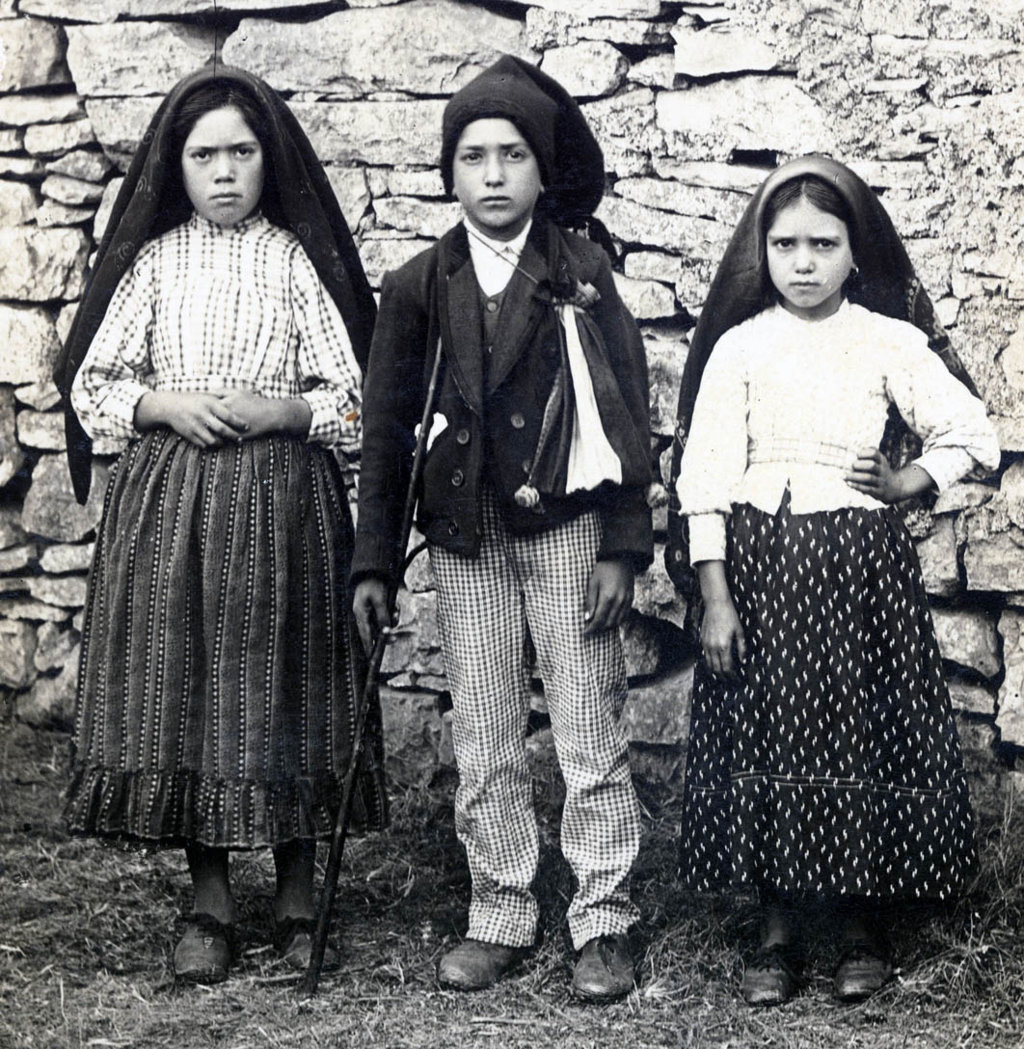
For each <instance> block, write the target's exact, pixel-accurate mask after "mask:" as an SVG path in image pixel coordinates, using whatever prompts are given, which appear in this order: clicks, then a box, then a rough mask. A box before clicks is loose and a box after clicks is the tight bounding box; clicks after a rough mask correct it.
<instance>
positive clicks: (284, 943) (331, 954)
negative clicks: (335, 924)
mask: <svg viewBox="0 0 1024 1049" xmlns="http://www.w3.org/2000/svg"><path fill="white" fill-rule="evenodd" d="M315 930H316V922H315V921H314V920H313V919H312V918H282V919H281V921H279V922H275V923H274V946H275V947H276V948H277V956H278V957H279V958H280V959H281V961H283V962H284V963H285V965H287V966H288V967H289V968H290V969H300V970H305V969H308V968H309V958H310V955H311V954H312V953H313V933H314V931H315ZM339 961H340V959H339V957H338V952H337V951H336V950H335V949H334V948H333V947H331V945H330V944H327V945H326V946H325V947H324V961H323V968H324V969H337V968H338V964H339Z"/></svg>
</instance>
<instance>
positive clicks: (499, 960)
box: [437, 940, 527, 991]
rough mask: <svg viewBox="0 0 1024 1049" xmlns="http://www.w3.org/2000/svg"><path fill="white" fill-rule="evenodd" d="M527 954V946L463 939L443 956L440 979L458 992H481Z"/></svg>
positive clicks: (442, 983)
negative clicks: (510, 945) (511, 945)
mask: <svg viewBox="0 0 1024 1049" xmlns="http://www.w3.org/2000/svg"><path fill="white" fill-rule="evenodd" d="M526 953H527V949H526V948H525V947H507V946H506V945H505V944H503V943H484V941H483V940H464V941H463V942H462V943H460V944H459V946H458V947H453V948H452V949H451V950H450V951H448V953H447V954H446V955H445V956H444V957H443V958H442V959H441V962H440V964H439V965H438V967H437V978H438V980H439V982H440V983H441V985H442V986H443V987H452V988H454V989H455V990H457V991H481V990H483V989H484V988H485V987H490V986H491V984H494V983H497V982H498V980H500V979H501V978H502V977H503V976H504V975H505V974H506V973H507V972H508V971H509V970H510V969H512V968H513V967H514V966H515V965H516V963H518V962H520V961H521V960H522V959H523V958H524V957H525V956H526Z"/></svg>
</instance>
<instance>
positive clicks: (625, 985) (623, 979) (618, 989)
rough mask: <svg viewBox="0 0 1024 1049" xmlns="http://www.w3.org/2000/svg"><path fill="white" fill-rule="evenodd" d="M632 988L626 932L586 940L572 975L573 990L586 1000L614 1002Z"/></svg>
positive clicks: (631, 972) (631, 969)
mask: <svg viewBox="0 0 1024 1049" xmlns="http://www.w3.org/2000/svg"><path fill="white" fill-rule="evenodd" d="M631 990H633V959H632V957H631V956H630V951H629V938H628V937H627V936H626V934H625V933H621V932H620V933H610V934H608V935H605V936H595V937H594V938H593V939H592V940H588V941H587V942H586V943H585V944H584V945H583V949H582V950H581V951H580V956H579V959H578V960H577V962H576V968H575V969H574V970H573V974H572V991H573V994H575V995H576V997H577V998H582V999H584V1000H585V1001H588V1002H614V1001H615V1000H616V999H618V998H624V997H625V996H626V995H627V994H629V992H630V991H631Z"/></svg>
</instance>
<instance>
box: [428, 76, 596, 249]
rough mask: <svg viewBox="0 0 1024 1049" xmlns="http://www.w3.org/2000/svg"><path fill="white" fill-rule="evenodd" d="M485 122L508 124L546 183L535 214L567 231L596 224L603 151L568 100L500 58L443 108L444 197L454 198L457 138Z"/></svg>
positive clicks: (544, 79) (554, 85)
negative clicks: (527, 148) (523, 142)
mask: <svg viewBox="0 0 1024 1049" xmlns="http://www.w3.org/2000/svg"><path fill="white" fill-rule="evenodd" d="M488 118H497V119H501V120H510V121H511V122H512V123H513V124H515V126H516V127H517V128H518V129H519V131H520V132H521V133H522V135H523V137H524V138H525V139H526V141H527V142H528V143H529V144H530V147H531V149H532V150H533V152H534V155H535V156H536V157H537V164H538V166H539V167H540V172H541V179H542V181H543V183H544V193H543V194H542V195H541V197H540V199H539V200H538V201H537V207H536V213H537V214H539V215H546V216H547V217H548V218H550V219H551V220H552V221H553V222H554V223H555V224H556V225H558V226H567V227H569V228H571V229H576V228H580V227H586V226H589V224H590V222H596V220H593V219H592V218H591V217H592V215H593V213H594V211H595V210H596V208H597V205H598V204H600V203H601V197H602V196H603V195H604V154H603V153H602V152H601V147H600V146H599V145H598V144H597V139H596V138H594V134H593V132H592V131H591V130H590V127H589V125H588V124H587V121H586V118H585V117H584V116H583V113H582V112H581V111H580V107H579V106H578V105H577V104H576V102H575V101H574V100H573V98H572V96H571V95H570V94H569V92H568V91H566V90H565V88H564V87H562V85H561V84H559V83H558V81H557V80H554V79H552V78H551V77H549V76H548V75H547V73H542V72H541V71H540V70H539V69H538V68H537V67H536V66H533V65H530V63H529V62H524V61H523V60H522V59H520V58H515V57H514V56H513V55H502V56H501V58H499V59H498V61H497V62H495V63H494V65H492V66H488V68H487V69H485V70H484V71H483V72H482V73H480V75H479V76H477V77H475V78H474V79H473V80H471V81H470V82H469V83H468V84H467V85H466V86H465V87H464V88H462V89H461V90H459V91H457V92H456V93H455V94H454V95H452V97H451V99H450V100H449V102H448V105H447V106H445V110H444V117H443V119H442V126H441V177H442V179H443V180H444V187H445V190H446V192H448V193H449V194H451V192H452V184H453V179H452V161H453V159H454V156H455V147H456V145H457V144H458V141H459V136H460V135H461V134H462V132H463V131H464V130H465V129H466V127H467V126H468V125H469V124H472V123H473V121H474V120H485V119H488ZM594 239H599V238H597V237H595V238H594Z"/></svg>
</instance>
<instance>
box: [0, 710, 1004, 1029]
mask: <svg viewBox="0 0 1024 1049" xmlns="http://www.w3.org/2000/svg"><path fill="white" fill-rule="evenodd" d="M66 754H67V738H66V737H65V736H62V735H58V734H46V733H36V732H30V731H28V730H27V729H24V728H21V727H17V726H12V725H0V1049H36V1047H45V1049H71V1047H74V1049H79V1047H85V1046H97V1047H100V1046H102V1047H132V1049H164V1047H168V1049H170V1047H174V1049H199V1047H204V1049H205V1047H208V1046H217V1047H222V1049H256V1047H262V1046H289V1047H303V1049H305V1047H324V1049H349V1047H353V1049H361V1047H363V1046H368V1047H376V1046H381V1047H387V1049H404V1047H416V1049H420V1047H435V1046H437V1047H485V1046H486V1047H500V1049H519V1047H529V1049H536V1047H538V1046H557V1047H559V1049H587V1047H596V1046H602V1047H604V1046H614V1047H617V1049H618V1047H621V1049H640V1047H643V1049H648V1047H678V1049H683V1047H687V1049H690V1047H693V1049H712V1047H714V1049H746V1047H753V1046H758V1047H761V1046H764V1047H778V1049H831V1047H840V1046H842V1047H856V1049H861V1047H863V1049H897V1047H898V1049H953V1047H957V1049H961V1047H964V1049H966V1047H975V1046H977V1047H979V1049H980V1047H985V1049H989V1047H991V1049H1002V1047H1020V1046H1024V1034H1022V1031H1024V943H1022V936H1024V922H1022V916H1024V814H1020V815H1014V814H1013V813H1012V812H1004V813H996V814H994V815H990V816H987V817H983V819H982V823H981V826H980V841H981V849H982V868H981V871H980V873H979V875H978V878H977V880H976V882H975V884H974V885H973V887H972V889H971V892H970V895H969V897H968V898H967V899H966V900H965V901H963V902H962V903H960V904H958V905H957V906H955V907H950V908H946V909H940V910H932V909H927V908H923V907H922V908H915V909H913V910H911V911H909V912H905V913H903V914H901V915H897V916H895V917H894V919H893V923H892V937H893V940H894V943H895V946H896V949H897V952H898V964H899V970H898V974H897V978H896V980H894V982H893V983H892V985H890V987H888V988H887V989H886V990H885V991H883V992H882V993H881V994H879V995H877V996H876V997H875V998H874V999H872V1000H871V1001H870V1002H868V1003H865V1004H861V1005H858V1006H841V1005H838V1004H836V1003H835V1002H834V1001H833V1000H832V999H831V996H830V987H831V983H830V971H831V966H832V964H833V963H834V949H833V946H832V944H831V942H830V941H829V938H828V936H827V935H826V933H827V930H826V929H824V928H822V925H823V924H825V923H824V922H823V921H821V920H819V922H818V927H817V929H816V934H815V935H814V937H813V938H812V940H811V943H810V945H809V946H810V968H809V978H808V981H807V985H806V986H805V987H804V988H803V990H802V991H801V992H800V994H799V995H798V996H797V997H796V998H795V999H794V1000H793V1001H792V1002H791V1003H789V1004H788V1005H786V1006H784V1007H782V1008H779V1009H772V1010H761V1011H758V1010H752V1009H750V1008H748V1007H746V1006H745V1005H743V1003H742V1002H740V1001H738V999H737V991H738V984H739V975H740V972H741V962H740V958H741V954H742V952H743V950H745V949H746V948H747V947H749V945H750V943H751V942H752V938H753V935H754V925H755V919H754V910H753V908H752V906H751V905H750V903H749V902H743V901H735V900H723V899H706V898H697V897H694V896H692V895H690V894H688V893H686V892H685V891H683V890H682V888H681V887H680V885H679V882H678V878H677V874H676V860H675V833H674V831H675V823H676V813H675V811H674V808H673V805H672V799H670V798H666V797H659V796H656V795H655V794H652V793H649V792H648V793H645V795H644V797H643V801H644V806H645V810H646V816H645V839H644V845H643V849H642V854H641V860H640V863H639V865H638V869H637V872H636V877H635V882H634V892H635V897H636V899H637V902H638V903H639V905H640V907H641V910H642V913H643V922H642V926H641V927H640V929H639V931H638V933H637V935H636V938H635V947H636V951H637V959H638V970H637V971H638V986H637V989H636V990H635V991H634V993H633V994H632V995H630V997H629V998H628V999H626V1000H625V1001H623V1002H621V1003H618V1004H615V1005H612V1006H607V1007H593V1006H583V1005H580V1004H577V1003H575V1002H574V1001H573V1000H572V998H571V997H570V995H569V979H570V975H571V963H572V956H571V952H570V950H569V946H568V943H567V941H566V939H565V934H564V921H563V919H564V913H565V907H566V903H567V898H568V895H569V892H570V888H571V883H570V877H569V874H568V871H567V869H566V868H565V865H564V863H563V862H562V860H561V859H560V856H559V854H558V851H557V848H556V845H555V835H556V830H555V828H556V827H557V802H558V796H559V792H558V784H557V781H555V780H554V779H553V777H552V775H551V773H550V770H549V769H548V767H547V766H545V765H544V764H543V763H542V764H541V765H540V766H539V769H538V797H539V804H540V808H541V812H542V817H543V827H544V838H545V844H544V850H543V856H542V871H541V876H540V878H539V879H538V891H539V895H540V898H541V904H542V913H543V932H544V940H543V943H542V945H541V946H540V947H538V949H537V951H536V952H535V953H534V954H533V955H532V956H531V958H530V959H529V960H528V962H527V963H526V964H525V965H524V966H523V967H522V969H521V970H520V971H519V972H518V973H517V974H516V975H515V976H513V977H512V978H510V979H508V980H507V981H505V982H503V983H502V984H500V985H499V986H498V987H496V988H494V989H492V990H489V991H484V992H480V993H477V994H470V995H465V994H462V995H460V994H455V993H451V992H448V991H444V990H442V989H441V988H440V987H439V986H438V984H437V981H436V979H435V967H436V964H437V959H438V956H439V955H440V954H441V952H442V951H443V950H444V948H445V947H446V946H447V945H448V944H450V943H452V942H454V941H455V938H456V937H457V936H458V934H459V933H460V932H461V931H462V930H464V927H465V926H464V922H465V918H464V915H465V910H466V905H467V902H468V895H469V886H468V881H467V875H466V870H465V864H464V860H463V856H462V852H461V849H460V848H459V846H458V843H457V842H456V839H455V832H454V826H453V815H452V797H453V790H454V784H453V783H452V782H451V781H450V780H448V779H445V780H444V781H442V782H439V783H436V784H432V785H431V787H430V788H429V789H425V790H421V791H412V790H410V791H404V792H401V793H398V794H397V795H396V797H395V798H394V812H393V816H394V820H393V826H392V828H391V829H390V830H389V831H388V832H386V833H384V834H379V835H375V836H372V837H367V838H363V839H355V840H353V841H351V842H350V845H349V848H348V850H347V855H346V859H345V864H344V867H343V871H342V879H341V887H340V890H339V896H338V900H339V904H338V907H337V910H336V920H335V926H334V940H335V942H336V943H337V945H338V946H339V947H340V949H341V952H342V964H341V967H340V969H339V970H338V971H336V972H334V973H331V974H328V975H327V976H325V978H324V980H323V982H322V984H321V990H320V993H319V994H318V995H317V996H316V997H315V998H313V999H307V998H304V997H303V996H302V995H301V994H300V992H299V980H298V978H297V977H295V976H294V975H292V974H291V973H289V972H287V971H285V970H283V969H282V968H281V967H280V966H279V964H278V963H277V962H276V959H275V957H274V954H273V951H272V950H271V949H270V948H269V947H268V939H269V933H270V925H271V922H270V893H271V891H272V867H271V865H270V863H269V861H268V858H267V857H265V856H262V855H240V856H238V857H236V859H235V861H234V865H233V872H234V878H235V883H236V887H237V894H238V897H239V899H240V905H241V912H242V920H241V925H240V939H241V942H240V950H241V954H240V958H239V961H238V965H237V967H236V969H235V970H234V972H233V975H232V977H231V978H230V979H229V980H228V981H227V982H226V983H223V984H220V985H217V986H214V987H195V988H176V987H175V984H174V980H173V977H172V973H171V970H170V955H171V951H172V949H173V945H174V943H175V940H176V922H177V919H178V915H179V914H180V913H182V912H184V911H187V910H188V909H189V907H190V897H189V891H188V884H189V883H188V874H187V870H186V868H185V863H184V858H183V856H182V855H181V853H177V852H167V853H152V854H148V855H144V854H139V853H123V852H119V851H115V850H113V849H110V848H107V847H103V846H101V845H99V844H95V843H92V842H84V841H79V840H70V839H68V837H67V836H66V834H65V833H64V831H63V829H62V826H61V823H60V818H59V814H60V792H61V789H62V787H63V783H64V770H65V764H66ZM323 858H324V857H323V856H321V860H323Z"/></svg>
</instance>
